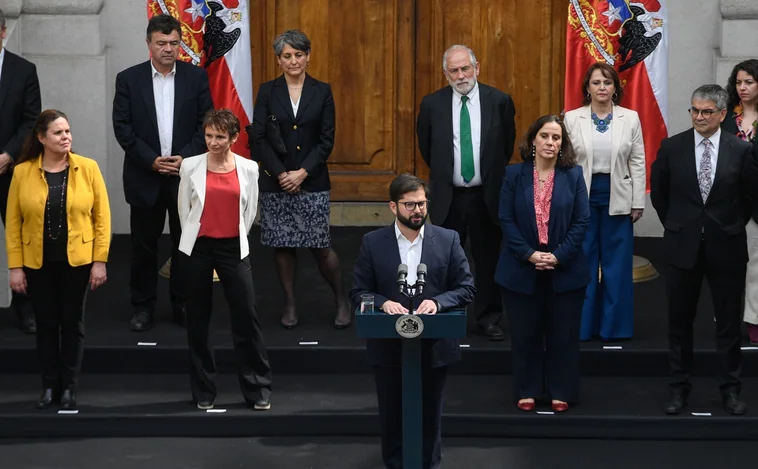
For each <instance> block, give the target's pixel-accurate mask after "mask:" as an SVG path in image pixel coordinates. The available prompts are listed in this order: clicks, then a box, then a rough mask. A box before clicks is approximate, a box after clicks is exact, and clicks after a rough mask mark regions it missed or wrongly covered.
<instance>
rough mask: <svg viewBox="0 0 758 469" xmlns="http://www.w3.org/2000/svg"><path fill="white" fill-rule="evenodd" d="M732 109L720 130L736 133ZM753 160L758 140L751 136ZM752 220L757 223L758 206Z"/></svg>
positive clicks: (757, 156)
mask: <svg viewBox="0 0 758 469" xmlns="http://www.w3.org/2000/svg"><path fill="white" fill-rule="evenodd" d="M734 117H735V116H734V111H729V113H727V115H726V119H724V121H723V122H722V123H721V131H722V132H726V133H728V134H732V135H737V121H736V120H734ZM752 145H753V160H754V161H755V162H756V164H758V141H756V140H755V138H753V142H752ZM752 216H753V220H754V221H755V222H756V223H758V206H757V207H756V210H755V211H754V212H753V215H752Z"/></svg>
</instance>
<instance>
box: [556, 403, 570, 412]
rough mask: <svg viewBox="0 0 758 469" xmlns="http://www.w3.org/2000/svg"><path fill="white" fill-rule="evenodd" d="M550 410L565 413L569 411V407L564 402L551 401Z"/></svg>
mask: <svg viewBox="0 0 758 469" xmlns="http://www.w3.org/2000/svg"><path fill="white" fill-rule="evenodd" d="M552 408H553V412H566V411H567V410H568V409H569V405H568V404H567V403H565V402H556V401H553V404H552Z"/></svg>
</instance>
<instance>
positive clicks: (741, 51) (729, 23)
mask: <svg viewBox="0 0 758 469" xmlns="http://www.w3.org/2000/svg"><path fill="white" fill-rule="evenodd" d="M756 57H758V2H757V1H755V0H721V30H720V53H719V54H718V55H717V57H716V83H719V84H721V85H722V86H725V85H726V82H727V79H728V78H729V74H730V73H731V72H732V69H733V68H734V66H735V65H737V64H738V63H740V62H742V61H743V60H747V59H754V58H756Z"/></svg>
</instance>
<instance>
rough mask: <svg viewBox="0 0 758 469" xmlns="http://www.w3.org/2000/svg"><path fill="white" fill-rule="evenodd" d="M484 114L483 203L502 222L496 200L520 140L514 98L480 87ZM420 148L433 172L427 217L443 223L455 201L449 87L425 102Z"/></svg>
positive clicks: (421, 112)
mask: <svg viewBox="0 0 758 469" xmlns="http://www.w3.org/2000/svg"><path fill="white" fill-rule="evenodd" d="M479 103H480V105H481V112H482V116H481V119H482V136H481V146H480V171H481V173H482V174H481V177H482V186H483V187H484V200H485V203H486V204H487V211H488V212H489V214H490V218H491V219H492V222H493V223H495V224H498V215H497V212H498V208H497V207H498V199H499V197H500V185H501V183H502V182H503V174H504V172H505V167H506V166H508V162H509V161H510V160H511V156H512V155H513V145H514V142H515V140H516V122H515V121H514V116H515V115H516V109H515V107H514V105H513V100H512V99H511V97H510V96H509V95H508V94H506V93H503V92H502V91H500V90H497V89H495V88H493V87H491V86H487V85H485V84H482V83H479ZM416 132H417V136H418V148H419V151H420V152H421V156H422V157H423V158H424V161H426V164H427V165H428V166H429V169H430V183H431V184H430V191H429V198H430V199H431V200H432V201H433V203H431V204H430V205H429V211H430V213H429V215H430V216H431V219H432V221H433V222H434V223H437V224H442V223H443V222H444V221H445V218H447V214H448V212H449V211H450V203H451V202H452V200H453V158H454V156H453V89H452V88H451V87H450V86H446V87H445V88H442V89H441V90H438V91H436V92H434V93H432V94H430V95H428V96H424V99H423V100H422V101H421V108H420V110H419V114H418V122H417V127H416Z"/></svg>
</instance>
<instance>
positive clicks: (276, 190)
mask: <svg viewBox="0 0 758 469" xmlns="http://www.w3.org/2000/svg"><path fill="white" fill-rule="evenodd" d="M273 48H274V53H275V54H276V60H277V63H278V64H279V68H281V70H282V72H283V74H282V75H281V76H279V77H278V78H276V79H274V80H271V81H268V82H266V83H263V84H262V85H261V87H260V90H259V91H258V97H257V99H256V102H255V108H254V110H253V132H252V134H251V138H252V145H251V156H252V157H253V158H254V159H256V160H258V161H259V162H260V164H261V168H262V171H261V174H260V180H259V186H260V213H261V243H262V244H263V245H265V246H271V247H273V248H274V257H275V259H276V268H277V272H278V274H279V280H280V282H281V284H282V288H283V290H284V293H285V298H286V301H285V306H284V310H283V312H282V319H281V323H282V326H284V327H285V328H287V329H291V328H293V327H295V326H296V325H297V323H298V318H297V314H296V311H295V292H294V290H295V272H296V270H297V254H296V252H297V251H296V250H297V248H308V249H310V251H311V253H312V254H313V256H314V257H315V259H316V262H317V263H318V267H319V271H320V272H321V274H322V275H323V276H324V278H325V279H326V280H327V282H328V283H329V285H330V286H331V287H332V290H333V292H334V297H335V306H336V309H337V316H336V319H335V320H334V327H336V328H337V329H344V328H346V327H348V326H349V325H350V322H351V313H350V308H349V307H348V304H347V300H346V297H345V293H344V290H343V286H342V275H341V272H340V262H339V259H338V258H337V253H336V252H335V251H334V250H333V249H332V247H331V235H330V232H329V190H330V188H331V184H330V181H329V169H328V168H327V164H326V160H327V158H329V154H330V153H331V152H332V148H333V147H334V121H335V115H334V114H335V113H334V98H333V97H332V90H331V87H330V86H329V84H327V83H324V82H321V81H318V80H316V79H314V78H313V77H311V76H310V75H308V74H307V73H306V69H307V68H308V66H309V65H310V61H311V41H310V40H309V39H308V37H307V36H306V35H305V34H304V33H303V32H301V31H298V30H289V31H285V32H283V33H282V34H280V35H278V36H277V37H276V38H275V39H274V43H273Z"/></svg>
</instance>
